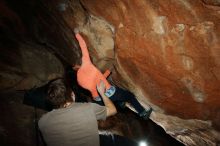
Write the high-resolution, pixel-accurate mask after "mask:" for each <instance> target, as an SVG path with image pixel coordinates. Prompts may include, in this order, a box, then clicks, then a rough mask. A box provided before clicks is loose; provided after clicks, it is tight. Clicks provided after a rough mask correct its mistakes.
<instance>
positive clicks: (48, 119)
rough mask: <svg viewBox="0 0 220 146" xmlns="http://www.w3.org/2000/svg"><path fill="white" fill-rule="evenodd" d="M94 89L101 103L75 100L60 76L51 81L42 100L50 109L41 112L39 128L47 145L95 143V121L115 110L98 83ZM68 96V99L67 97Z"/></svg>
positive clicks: (96, 133)
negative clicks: (98, 94) (45, 100)
mask: <svg viewBox="0 0 220 146" xmlns="http://www.w3.org/2000/svg"><path fill="white" fill-rule="evenodd" d="M97 89H98V91H99V93H100V95H101V96H102V98H103V101H104V103H105V106H100V105H97V104H95V103H75V102H73V101H74V100H75V94H74V92H73V91H72V90H71V89H70V88H67V86H66V84H65V83H64V80H63V79H56V80H54V81H52V82H51V83H50V85H49V87H48V90H47V97H46V99H47V100H48V102H49V103H50V104H51V105H53V109H54V110H52V111H51V112H48V113H47V114H45V115H43V116H42V117H41V118H40V120H39V122H38V125H39V129H40V131H41V133H42V135H43V138H44V140H45V142H46V144H47V145H48V146H91V145H93V146H99V145H100V143H99V142H100V141H99V134H98V124H97V120H105V119H106V117H108V116H112V115H114V114H116V113H117V110H116V108H115V106H114V104H113V103H112V102H111V101H110V100H109V99H108V97H106V96H105V95H104V90H105V86H104V83H103V82H101V83H100V84H99V85H97ZM70 97H72V98H70Z"/></svg>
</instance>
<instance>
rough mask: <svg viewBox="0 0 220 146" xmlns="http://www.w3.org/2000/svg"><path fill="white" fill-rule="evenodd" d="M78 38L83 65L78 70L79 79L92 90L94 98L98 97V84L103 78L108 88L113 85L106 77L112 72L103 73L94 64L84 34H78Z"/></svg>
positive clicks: (83, 85)
mask: <svg viewBox="0 0 220 146" xmlns="http://www.w3.org/2000/svg"><path fill="white" fill-rule="evenodd" d="M76 39H77V40H78V42H79V45H80V48H81V51H82V65H81V67H80V68H79V70H78V71H77V81H78V83H79V85H80V86H82V87H83V88H85V89H87V90H89V91H90V92H91V94H92V97H93V98H95V97H98V96H99V94H98V92H97V89H96V85H97V84H99V82H100V81H101V80H102V81H103V82H104V83H105V87H106V89H109V88H110V87H111V85H110V84H109V82H108V81H107V80H106V77H107V76H108V75H109V74H110V71H109V70H107V71H106V72H105V73H104V74H102V73H101V72H100V71H99V70H98V69H97V68H96V67H95V66H94V65H93V64H92V62H91V60H90V57H89V52H88V49H87V46H86V43H85V41H84V40H83V38H82V36H81V35H80V34H76Z"/></svg>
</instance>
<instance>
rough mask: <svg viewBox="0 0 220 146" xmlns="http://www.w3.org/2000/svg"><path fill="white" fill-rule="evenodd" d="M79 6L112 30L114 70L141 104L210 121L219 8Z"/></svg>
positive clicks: (215, 104) (215, 107)
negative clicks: (113, 33)
mask: <svg viewBox="0 0 220 146" xmlns="http://www.w3.org/2000/svg"><path fill="white" fill-rule="evenodd" d="M216 2H217V1H216ZM83 4H84V6H85V7H86V9H88V10H89V12H91V13H92V14H93V15H96V16H97V17H102V18H105V19H106V20H107V21H108V22H109V23H110V24H112V25H113V26H115V35H116V38H115V41H116V42H115V43H116V44H115V56H116V58H115V59H116V64H117V68H118V70H119V73H120V74H121V75H122V76H123V78H124V79H125V80H126V81H128V82H129V84H133V86H135V88H136V89H133V90H134V92H137V93H138V92H142V97H140V98H147V99H148V100H150V102H151V103H153V104H155V105H157V106H158V107H160V108H162V109H163V110H164V112H165V113H167V114H171V115H177V116H180V117H182V118H198V119H203V120H212V121H214V119H215V118H216V113H219V107H220V104H219V103H220V102H219V98H218V97H219V95H220V92H219V91H218V88H219V85H220V82H219V71H220V64H219V62H220V60H219V56H220V49H219V48H220V40H219V39H220V38H219V36H220V25H219V24H220V15H219V10H220V8H219V7H215V8H212V7H208V6H207V5H205V3H203V1H199V0H197V1H187V0H180V1H173V0H169V1H162V0H157V1H150V0H148V1H130V0H128V1H125V0H118V1H111V2H109V1H102V2H100V1H89V0H83ZM123 72H124V73H125V74H122V73H123ZM115 78H117V77H115ZM127 87H129V86H127ZM131 90H132V89H131ZM218 120H219V119H218ZM215 124H218V122H215Z"/></svg>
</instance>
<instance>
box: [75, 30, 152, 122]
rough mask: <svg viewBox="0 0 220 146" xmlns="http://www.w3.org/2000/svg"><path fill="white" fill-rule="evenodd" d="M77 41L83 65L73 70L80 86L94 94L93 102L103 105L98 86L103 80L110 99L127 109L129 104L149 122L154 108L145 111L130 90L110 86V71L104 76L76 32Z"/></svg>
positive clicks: (76, 66)
mask: <svg viewBox="0 0 220 146" xmlns="http://www.w3.org/2000/svg"><path fill="white" fill-rule="evenodd" d="M75 36H76V39H77V40H78V42H79V45H80V48H81V51H82V64H81V66H79V65H74V66H73V69H74V70H77V81H78V83H79V85H80V86H82V87H83V88H85V89H87V90H89V91H90V92H91V94H92V97H93V100H95V101H96V103H99V104H101V103H102V101H101V98H100V97H99V94H98V92H97V89H96V86H97V85H98V84H99V82H100V81H101V80H102V81H103V82H104V83H105V87H106V92H105V95H106V96H107V97H109V98H110V99H111V100H112V101H113V102H114V103H116V104H118V105H120V107H125V102H129V103H130V104H131V105H132V106H133V107H134V108H135V110H136V111H137V112H138V115H139V116H140V117H142V118H143V119H145V120H147V119H148V118H149V116H150V114H151V112H152V108H151V107H150V106H149V108H148V109H147V110H145V109H144V108H143V107H142V106H141V104H140V103H139V102H138V101H137V99H136V98H135V96H134V94H133V93H131V92H130V91H128V90H124V89H122V88H119V87H117V86H116V87H115V86H112V85H110V84H109V82H108V81H107V79H106V78H107V77H108V76H109V74H110V71H109V70H107V71H106V72H105V73H104V74H102V73H101V72H100V71H99V70H98V69H97V68H96V67H95V66H94V65H93V64H92V62H91V59H90V57H89V52H88V49H87V46H86V43H85V41H84V39H83V38H82V36H81V35H80V34H79V33H78V32H76V34H75Z"/></svg>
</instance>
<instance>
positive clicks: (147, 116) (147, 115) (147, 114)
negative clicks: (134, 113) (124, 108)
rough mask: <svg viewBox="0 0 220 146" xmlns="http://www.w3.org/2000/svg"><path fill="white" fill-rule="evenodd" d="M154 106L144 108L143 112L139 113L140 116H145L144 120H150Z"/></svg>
mask: <svg viewBox="0 0 220 146" xmlns="http://www.w3.org/2000/svg"><path fill="white" fill-rule="evenodd" d="M152 110H153V109H152V108H151V107H150V108H149V109H148V110H144V111H143V112H141V113H140V114H139V116H140V117H141V118H143V119H144V120H148V119H149V117H150V114H151V113H152Z"/></svg>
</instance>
